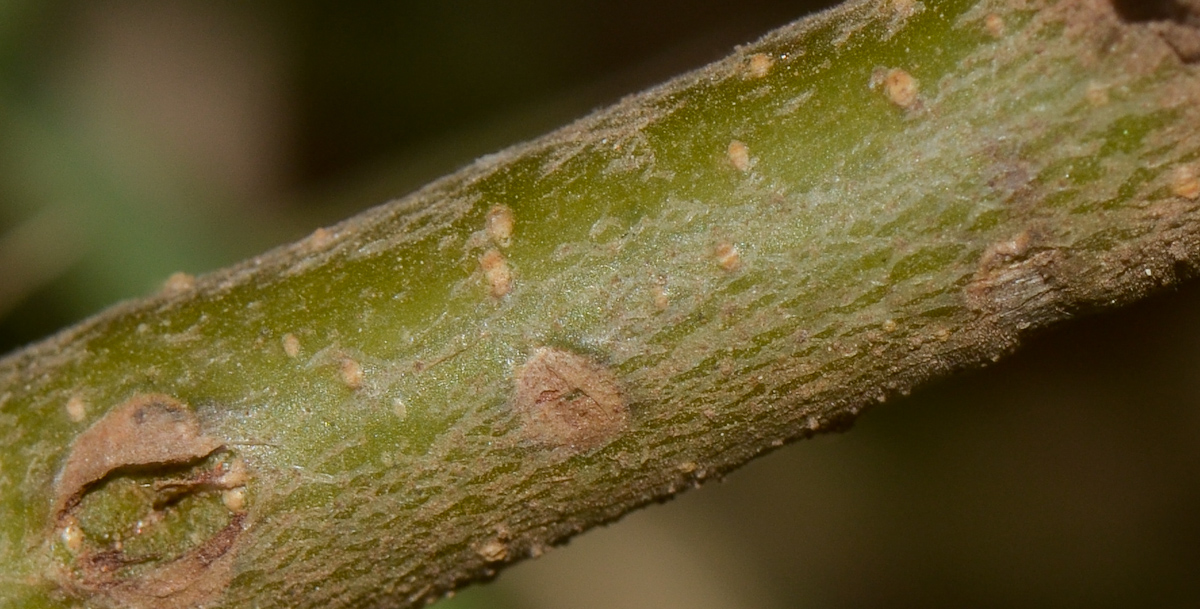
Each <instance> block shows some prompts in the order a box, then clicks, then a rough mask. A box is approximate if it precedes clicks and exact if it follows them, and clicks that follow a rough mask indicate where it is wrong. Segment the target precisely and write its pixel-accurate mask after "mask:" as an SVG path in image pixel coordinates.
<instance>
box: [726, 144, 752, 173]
mask: <svg viewBox="0 0 1200 609" xmlns="http://www.w3.org/2000/svg"><path fill="white" fill-rule="evenodd" d="M725 154H726V156H728V157H729V164H730V165H733V167H734V169H737V170H738V171H740V172H742V173H745V172H747V171H750V148H749V147H748V146H746V143H745V142H742V141H739V140H733V141H732V142H729V147H728V148H727V149H726V151H725Z"/></svg>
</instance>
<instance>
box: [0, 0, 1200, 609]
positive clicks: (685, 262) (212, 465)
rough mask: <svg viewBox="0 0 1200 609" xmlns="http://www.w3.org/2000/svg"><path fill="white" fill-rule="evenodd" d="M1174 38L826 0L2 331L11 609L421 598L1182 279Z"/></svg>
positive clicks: (1002, 15)
mask: <svg viewBox="0 0 1200 609" xmlns="http://www.w3.org/2000/svg"><path fill="white" fill-rule="evenodd" d="M1160 29H1161V28H1160ZM1172 31H1174V30H1172ZM1168 42H1169V41H1168ZM1168 42H1164V39H1163V38H1161V37H1159V35H1158V34H1157V33H1156V30H1155V28H1154V27H1150V26H1148V25H1142V24H1128V23H1126V22H1124V21H1123V20H1122V19H1121V18H1120V17H1119V15H1118V14H1117V13H1116V12H1114V11H1113V9H1112V7H1111V6H1110V5H1109V4H1108V3H1106V2H1098V1H1092V0H1063V1H1061V2H1057V3H1055V2H1038V1H1032V0H1031V1H1024V2H1020V1H1018V2H1010V1H1007V0H1005V1H1001V0H995V1H991V0H983V1H978V2H977V1H975V0H944V1H940V2H934V1H932V0H931V1H929V2H926V3H921V2H917V1H915V0H887V1H883V0H881V1H862V2H853V3H850V4H848V5H846V6H843V7H841V8H838V9H836V10H834V11H831V12H827V13H823V14H820V15H817V16H815V17H812V18H809V19H807V20H804V21H801V22H798V23H796V24H793V25H790V26H786V27H784V28H782V29H780V30H777V31H776V32H773V33H771V34H769V35H767V36H766V37H764V38H763V39H762V40H760V41H758V42H756V43H754V44H751V45H748V46H746V47H744V48H741V49H738V51H737V52H736V53H735V54H734V55H732V56H731V57H729V58H727V59H726V60H723V61H721V62H718V63H716V64H713V65H711V66H708V67H706V68H704V69H701V70H699V71H697V72H694V73H691V74H688V75H684V76H682V77H680V78H678V79H676V80H674V81H671V82H669V83H667V84H665V85H662V86H661V87H658V88H656V89H653V90H651V91H648V92H646V93H643V94H640V95H636V96H633V97H630V98H628V99H626V100H624V101H622V102H621V103H620V104H618V105H616V106H614V107H613V108H610V109H607V110H604V111H601V112H599V113H597V114H595V115H592V116H590V117H587V118H585V119H583V120H581V121H579V122H577V123H575V124H573V125H570V126H568V127H566V128H564V129H562V130H560V131H558V132H555V133H552V134H550V135H548V136H546V137H544V138H542V139H539V140H536V141H534V142H530V143H528V144H523V145H520V146H517V147H514V148H512V149H510V150H507V151H504V152H501V153H499V154H496V155H493V156H489V157H485V158H483V159H481V160H479V161H478V162H477V163H475V164H474V165H472V166H470V167H467V168H465V169H463V170H462V171H460V172H458V173H456V174H454V175H451V176H448V177H446V178H443V179H442V180H439V181H437V182H435V183H433V184H431V185H429V186H427V187H426V188H424V189H422V190H420V191H418V192H416V193H414V194H412V195H410V196H408V197H406V198H404V199H401V200H398V201H395V202H392V203H389V204H386V205H383V206H380V207H377V208H375V209H373V210H370V211H368V212H366V213H364V214H362V215H360V216H358V217H356V218H352V219H350V220H347V221H346V222H344V223H342V224H339V225H337V226H335V227H332V228H329V229H320V230H318V231H317V232H315V233H314V234H313V235H311V236H310V237H309V238H307V239H305V240H303V241H301V242H299V243H296V244H293V245H291V246H287V247H283V248H280V249H277V250H274V251H272V252H268V253H266V254H264V255H262V256H259V257H257V258H254V259H252V260H249V261H246V262H245V263H243V264H241V265H239V266H237V267H234V268H231V269H228V270H225V271H219V272H216V273H213V274H210V275H206V276H202V277H199V278H190V277H186V276H177V277H174V278H172V280H171V281H169V282H168V284H167V286H166V287H165V288H164V290H163V292H162V293H160V294H157V295H155V296H153V297H150V298H147V299H145V300H140V301H136V302H129V303H125V304H122V305H119V306H117V307H114V308H113V309H111V310H109V311H107V312H105V313H102V314H100V315H99V316H97V317H95V318H93V319H90V320H88V321H86V322H84V323H83V324H80V325H79V326H76V327H74V328H71V329H68V330H66V331H64V332H62V333H61V334H60V335H58V336H56V337H54V338H52V339H49V340H47V341H45V342H43V343H40V344H37V345H33V346H30V347H28V348H26V349H24V350H22V351H20V352H17V353H14V354H12V355H10V356H8V357H7V358H5V359H4V360H2V361H0V447H3V448H0V515H2V516H3V517H2V518H0V565H3V566H0V601H4V602H3V603H0V605H2V606H22V607H67V606H80V605H82V606H88V607H93V606H94V607H109V606H123V607H125V606H127V607H179V608H187V607H196V606H201V605H203V606H206V607H217V606H221V607H249V606H254V607H261V608H264V609H265V608H268V607H350V606H353V607H383V606H397V605H400V606H415V605H420V604H422V603H423V602H425V601H427V600H430V599H435V598H438V597H440V596H441V595H443V594H444V593H445V592H447V591H448V590H451V589H453V588H454V587H456V586H458V585H461V584H462V583H463V582H467V581H471V580H474V579H479V578H486V577H489V576H491V575H492V574H494V573H495V571H496V570H497V569H499V568H500V567H501V566H502V565H503V564H506V563H509V562H512V561H515V560H519V559H521V558H524V557H527V556H536V555H539V554H541V553H542V552H543V551H544V550H545V549H546V548H547V547H548V546H550V545H553V544H555V543H559V542H561V541H563V540H565V539H567V538H568V537H570V536H572V535H574V534H577V533H579V532H581V531H583V530H584V529H587V528H589V527H592V526H595V525H597V524H600V523H604V522H608V521H611V520H613V519H616V518H618V517H620V516H621V515H622V514H624V513H626V512H628V511H629V510H631V509H633V508H636V507H638V506H641V505H644V504H647V503H650V502H653V501H660V500H663V499H665V498H667V497H670V496H672V495H674V494H676V493H678V492H680V491H682V490H684V489H686V488H689V487H692V486H695V485H698V484H700V483H701V482H702V481H703V480H705V479H707V478H710V477H714V476H719V475H721V474H722V473H724V472H726V471H728V470H730V469H732V468H734V467H737V466H738V465H740V464H742V463H744V462H745V461H747V460H748V459H750V458H752V457H754V456H756V455H759V454H762V453H763V452H766V451H769V450H771V449H773V448H774V447H778V446H781V445H783V444H784V443H786V442H788V441H791V440H794V439H798V438H803V437H808V436H810V435H812V434H814V433H819V432H824V431H829V430H837V429H842V428H845V427H846V426H847V425H849V424H850V423H851V422H852V421H853V420H854V418H855V417H856V416H857V415H858V414H859V413H860V412H861V411H862V410H863V409H864V408H867V407H869V406H871V405H873V404H877V403H879V402H882V401H884V400H886V399H888V398H889V397H891V396H895V395H902V394H907V393H908V392H909V391H911V390H912V389H913V388H914V387H916V386H918V385H920V384H921V383H923V382H926V381H928V380H930V379H933V378H937V377H940V376H944V375H946V374H948V373H950V372H953V371H955V370H958V369H961V368H964V367H972V366H980V365H985V364H986V363H988V362H990V361H993V360H995V359H997V358H999V357H1001V356H1002V355H1004V354H1005V353H1007V352H1009V351H1011V350H1012V349H1013V348H1015V347H1016V345H1017V343H1018V341H1019V338H1020V337H1021V336H1022V335H1023V334H1024V333H1026V332H1029V331H1031V330H1033V329H1037V328H1041V327H1044V326H1046V325H1048V324H1050V323H1053V322H1055V321H1059V320H1062V319H1065V318H1069V317H1071V316H1074V315H1076V314H1078V313H1080V312H1082V311H1085V310H1089V309H1093V308H1098V307H1104V306H1112V305H1120V304H1122V303H1127V302H1131V301H1133V300H1135V299H1138V298H1141V297H1143V296H1144V295H1146V294H1148V293H1151V292H1153V291H1156V290H1160V289H1162V288H1163V286H1166V285H1171V284H1173V283H1175V282H1177V281H1178V280H1179V279H1180V278H1182V276H1184V275H1186V274H1188V273H1189V272H1190V270H1191V269H1193V268H1195V266H1196V263H1197V262H1198V261H1200V240H1198V238H1197V234H1198V232H1200V201H1198V200H1197V199H1198V197H1200V183H1197V180H1198V179H1200V178H1198V176H1200V131H1198V130H1197V129H1196V128H1195V125H1198V124H1200V104H1198V103H1197V99H1200V79H1198V76H1200V75H1198V72H1197V66H1195V65H1190V64H1188V63H1187V62H1186V61H1184V60H1183V59H1184V58H1182V57H1181V55H1180V54H1179V53H1177V52H1176V50H1175V47H1173V46H1172V45H1171V44H1168ZM148 396H150V397H148ZM148 401H149V402H148ZM146 403H154V404H159V405H160V406H161V405H163V404H166V405H167V406H161V408H162V409H165V410H162V409H160V410H159V411H156V412H160V413H161V412H166V413H167V415H169V416H167V415H163V416H157V418H155V416H151V417H150V418H148V419H147V418H141V419H137V418H136V417H134V414H135V413H137V412H139V411H138V406H137V405H141V404H146ZM131 404H133V405H134V406H131ZM176 405H177V406H176ZM113 417H127V418H128V417H134V418H129V419H128V420H125V419H121V420H116V419H114V418H113ZM164 417H166V418H164ZM114 421H115V422H114ZM193 423H194V425H195V426H196V427H192V425H193ZM168 424H172V425H173V424H179V425H182V426H183V427H180V429H181V430H185V431H186V433H185V435H186V436H187V438H188V441H186V442H184V441H180V442H178V443H177V444H175V445H168V446H166V448H163V450H162V451H159V452H157V453H156V452H154V451H153V450H148V451H143V450H133V449H131V448H130V447H129V446H127V444H128V443H129V442H131V440H130V439H129V438H130V437H139V438H142V440H140V441H145V438H152V439H156V438H159V437H160V436H163V435H164V434H165V435H170V432H169V430H170V429H173V428H169V427H167V425H168ZM138 426H144V427H138ZM111 429H121V430H124V431H122V434H124V435H122V434H109V433H108V432H106V431H105V430H111ZM88 430H90V431H88ZM130 430H134V431H130ZM137 430H141V432H138V433H142V432H144V435H141V436H139V435H138V433H135V432H137ZM187 430H190V431H187ZM198 430H202V431H198ZM85 432H86V433H85ZM180 433H184V432H180ZM106 434H107V435H106ZM130 434H133V435H132V436H131V435H130ZM84 438H87V439H84ZM132 441H133V442H136V441H139V440H132ZM154 441H159V440H154ZM98 442H100V443H103V442H110V443H111V444H110V445H105V446H111V449H112V450H113V451H115V452H112V453H111V454H113V455H116V457H113V459H115V461H114V462H113V463H109V464H107V465H106V466H105V467H103V468H97V467H90V466H89V467H90V469H86V471H87V472H88V473H87V474H86V475H84V474H78V473H77V472H78V469H74V470H73V469H72V466H69V464H71V463H79V462H82V460H83V459H82V457H75V458H74V460H73V455H78V454H81V453H80V452H79V451H82V450H95V449H94V448H85V447H88V446H92V447H94V446H96V445H97V444H96V443H98ZM214 450H215V451H216V452H214ZM173 451H174V452H173ZM89 454H90V453H89ZM134 454H137V455H142V456H141V457H137V458H134V457H130V456H129V455H134ZM147 454H150V455H154V456H153V458H150V457H145V455H147ZM122 459H126V460H125V461H122ZM138 459H141V460H140V461H139V460H138ZM109 465H111V466H112V467H108V466H109ZM135 466H136V467H135ZM180 466H183V468H184V470H186V471H182V472H181V471H180ZM80 467H82V466H80ZM187 468H191V469H187ZM73 472H75V473H73ZM153 480H159V483H155V482H153ZM72 481H74V482H72ZM138 488H142V489H150V490H145V491H137V490H136V489H138ZM64 493H66V494H67V495H69V497H68V498H65V499H64ZM101 493H105V494H103V495H101ZM77 495H78V497H77ZM218 499H219V501H218ZM65 506H69V509H70V510H72V511H71V512H70V513H67V510H68V507H65ZM188 506H195V507H188ZM89 519H90V520H89ZM85 521H86V522H101V523H107V524H104V526H107V527H110V528H114V527H115V529H114V530H115V532H114V533H113V534H112V535H108V536H103V538H101V536H99V535H98V534H96V533H94V532H92V533H89V532H88V531H89V530H92V531H95V530H98V529H97V527H100V525H95V526H93V527H92V529H88V528H87V527H83V528H82V529H80V528H72V527H74V526H75V523H76V522H85ZM133 522H136V523H137V524H136V526H135V525H133V524H129V523H133ZM150 522H152V523H160V527H159V528H160V529H162V528H163V527H166V529H167V530H166V532H165V533H163V532H162V531H160V533H161V534H160V537H155V539H162V540H165V541H161V542H156V543H158V545H157V546H154V547H156V548H158V549H157V550H155V552H157V554H154V556H151V557H149V558H145V557H143V558H137V557H134V556H133V555H132V550H129V551H128V552H127V551H126V546H129V547H136V546H137V543H136V542H137V538H138V536H139V535H141V534H142V529H143V528H144V526H145V527H146V528H153V527H149V525H147V524H146V523H150ZM112 523H116V524H112ZM101 528H103V527H101ZM176 529H182V532H183V533H187V532H188V531H199V532H201V533H197V534H196V535H193V536H191V537H189V536H188V535H186V534H179V533H180V532H181V531H180V530H176ZM89 535H90V536H91V537H88V536H89ZM143 545H145V544H143ZM135 563H136V564H135ZM88 565H91V566H90V567H89V566H88ZM88 569H92V570H91V571H89V570H88ZM97 573H100V575H97Z"/></svg>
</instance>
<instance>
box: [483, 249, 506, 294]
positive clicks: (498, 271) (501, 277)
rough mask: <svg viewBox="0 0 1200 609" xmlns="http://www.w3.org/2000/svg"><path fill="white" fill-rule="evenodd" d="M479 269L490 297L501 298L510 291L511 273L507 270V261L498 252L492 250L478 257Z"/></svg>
mask: <svg viewBox="0 0 1200 609" xmlns="http://www.w3.org/2000/svg"><path fill="white" fill-rule="evenodd" d="M479 268H481V269H482V270H483V277H484V279H486V280H487V282H488V287H489V289H490V291H491V293H492V296H495V297H496V298H501V297H503V296H506V295H508V293H509V292H511V291H512V281H513V277H512V271H511V270H509V268H508V260H506V259H505V258H504V254H502V253H500V250H498V249H496V248H492V249H490V250H488V251H486V252H484V253H483V255H482V256H480V257H479Z"/></svg>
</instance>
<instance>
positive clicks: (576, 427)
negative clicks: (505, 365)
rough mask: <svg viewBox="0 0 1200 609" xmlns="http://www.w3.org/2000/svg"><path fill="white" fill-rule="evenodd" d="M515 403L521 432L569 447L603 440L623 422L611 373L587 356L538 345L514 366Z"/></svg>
mask: <svg viewBox="0 0 1200 609" xmlns="http://www.w3.org/2000/svg"><path fill="white" fill-rule="evenodd" d="M515 408H516V410H517V412H518V413H519V414H520V416H521V418H522V420H523V421H522V422H523V427H524V431H525V434H526V435H527V436H528V437H529V438H530V439H532V440H534V441H535V442H538V443H539V444H543V445H548V446H555V447H563V448H567V449H569V450H571V451H572V452H577V451H585V450H590V449H594V448H598V447H600V446H603V445H605V444H607V443H608V442H610V441H611V440H613V439H614V438H615V437H616V436H617V435H618V434H620V433H621V431H623V430H624V429H625V428H626V427H627V426H628V424H629V407H628V405H627V404H626V401H625V397H624V396H623V395H622V392H621V388H620V385H619V384H618V382H617V378H616V376H614V375H613V373H612V372H611V371H610V370H609V369H608V368H606V367H605V366H603V365H601V364H599V363H597V362H596V361H594V360H592V359H591V358H588V357H585V356H583V355H579V354H577V353H572V352H570V351H565V350H563V349H555V348H553V347H542V348H539V349H537V350H535V351H534V352H533V355H531V356H530V357H529V359H528V360H527V361H526V362H525V364H524V365H523V366H521V368H520V369H519V370H518V371H517V387H516V394H515Z"/></svg>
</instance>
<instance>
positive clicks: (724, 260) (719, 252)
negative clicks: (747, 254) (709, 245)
mask: <svg viewBox="0 0 1200 609" xmlns="http://www.w3.org/2000/svg"><path fill="white" fill-rule="evenodd" d="M713 257H714V258H716V260H717V264H718V265H719V266H720V267H721V268H722V269H724V270H726V271H729V272H731V273H732V272H733V271H736V270H738V269H740V268H742V254H741V253H740V252H738V248H737V246H736V245H734V244H732V243H730V242H728V241H722V242H720V243H718V244H717V246H716V247H715V248H713Z"/></svg>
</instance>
